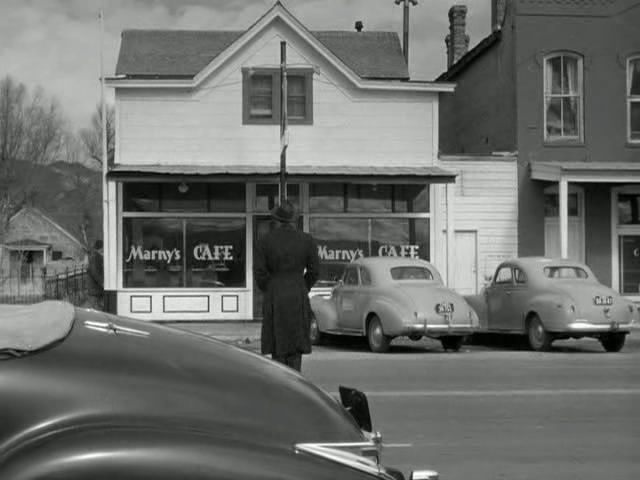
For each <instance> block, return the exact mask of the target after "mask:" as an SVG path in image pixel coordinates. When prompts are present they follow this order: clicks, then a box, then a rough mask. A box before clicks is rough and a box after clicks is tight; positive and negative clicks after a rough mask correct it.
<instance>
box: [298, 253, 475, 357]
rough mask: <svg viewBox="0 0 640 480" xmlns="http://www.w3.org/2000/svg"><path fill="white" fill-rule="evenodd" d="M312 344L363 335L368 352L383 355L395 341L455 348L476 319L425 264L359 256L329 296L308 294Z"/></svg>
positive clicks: (471, 329) (461, 300)
mask: <svg viewBox="0 0 640 480" xmlns="http://www.w3.org/2000/svg"><path fill="white" fill-rule="evenodd" d="M310 301H311V309H312V312H313V320H312V325H311V340H312V342H313V343H314V344H318V343H321V342H322V341H323V340H325V338H326V337H327V335H353V336H365V335H366V337H367V340H368V342H369V347H370V348H371V350H372V351H373V352H380V353H383V352H387V351H388V350H389V344H390V342H391V340H392V339H393V338H395V337H401V336H407V337H409V338H411V339H412V340H419V339H421V338H422V337H423V336H427V337H431V338H437V339H439V340H440V342H441V343H442V346H443V347H444V349H445V350H454V351H457V350H459V349H460V347H461V345H462V343H463V340H464V337H465V336H467V335H469V334H471V333H472V332H473V331H474V330H475V328H476V326H477V325H478V317H477V315H476V314H475V312H474V311H473V309H471V308H469V306H468V305H467V303H466V302H465V300H464V298H463V297H462V296H461V295H458V294H457V293H456V292H454V291H453V290H451V289H449V288H447V287H445V286H444V284H443V283H442V277H441V276H440V273H439V272H438V270H437V269H436V268H435V267H434V266H433V265H432V264H430V263H429V262H426V261H424V260H420V259H415V258H403V257H366V258H359V259H357V260H355V261H353V262H352V263H350V264H348V265H347V266H346V267H345V270H344V272H343V275H342V279H341V280H340V281H339V282H338V284H337V285H336V286H335V287H334V288H333V290H332V291H331V294H330V295H329V296H326V295H316V296H312V297H311V299H310Z"/></svg>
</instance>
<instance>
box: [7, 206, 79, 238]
mask: <svg viewBox="0 0 640 480" xmlns="http://www.w3.org/2000/svg"><path fill="white" fill-rule="evenodd" d="M25 213H29V214H32V215H35V216H37V217H40V218H42V219H43V220H45V221H46V222H48V223H49V224H50V225H51V226H52V227H53V228H55V229H57V230H58V231H60V232H62V233H63V234H64V235H65V236H66V237H68V238H69V239H70V240H71V241H73V242H75V243H77V244H78V245H79V246H82V242H81V241H80V240H79V239H78V237H76V236H75V235H74V234H72V233H71V232H69V230H67V228H65V227H63V226H62V225H61V224H60V223H59V222H58V221H56V220H54V219H53V218H52V215H51V214H45V213H44V212H43V211H42V210H40V209H38V208H35V207H30V206H25V207H22V208H21V209H20V210H18V211H17V212H16V213H15V214H14V215H12V216H11V218H10V219H9V222H12V221H13V220H14V219H15V218H16V217H18V216H19V215H21V214H25ZM19 242H23V244H24V243H28V244H30V245H47V244H45V243H42V242H40V241H38V240H35V239H31V238H28V239H27V238H24V239H20V240H19ZM12 243H15V242H8V243H7V245H10V244H12Z"/></svg>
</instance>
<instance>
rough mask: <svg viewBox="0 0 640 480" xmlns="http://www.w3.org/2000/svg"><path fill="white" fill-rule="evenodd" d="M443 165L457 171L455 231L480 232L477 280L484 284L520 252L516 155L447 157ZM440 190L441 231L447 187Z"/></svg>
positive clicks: (441, 228)
mask: <svg viewBox="0 0 640 480" xmlns="http://www.w3.org/2000/svg"><path fill="white" fill-rule="evenodd" d="M441 165H442V167H443V168H446V169H448V170H453V171H456V172H458V177H457V178H456V183H455V184H454V185H453V189H454V195H453V197H454V199H453V204H454V208H453V224H454V230H455V231H464V230H466V231H476V232H477V242H478V243H477V250H478V251H477V256H478V259H477V266H478V279H479V282H480V284H482V283H483V282H484V277H485V275H491V274H492V273H493V272H494V271H495V268H496V267H497V265H498V264H499V263H500V262H501V261H502V260H504V259H506V258H509V257H515V256H517V255H518V188H517V161H516V158H515V157H498V156H497V157H493V158H491V157H473V156H469V157H459V156H451V157H448V156H445V157H441ZM440 192H441V194H440V195H439V198H438V206H439V207H440V209H441V215H440V216H439V220H438V225H439V227H438V232H444V231H446V215H447V205H446V198H445V189H444V188H441V190H440ZM439 236H440V235H439ZM439 252H440V255H441V256H444V255H446V250H445V249H444V242H442V243H441V248H440V249H439ZM454 255H455V252H454ZM442 264H443V265H444V261H443V262H442Z"/></svg>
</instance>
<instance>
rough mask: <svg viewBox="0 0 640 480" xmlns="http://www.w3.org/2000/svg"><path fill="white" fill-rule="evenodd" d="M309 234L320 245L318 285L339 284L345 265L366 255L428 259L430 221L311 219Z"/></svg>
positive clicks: (419, 219) (407, 219) (415, 219)
mask: <svg viewBox="0 0 640 480" xmlns="http://www.w3.org/2000/svg"><path fill="white" fill-rule="evenodd" d="M309 233H311V235H312V236H313V237H314V238H315V240H316V242H317V243H318V253H319V255H320V282H319V283H320V285H319V286H322V285H326V284H331V283H332V282H336V281H337V280H338V279H339V278H340V276H341V275H342V272H343V270H344V266H345V265H347V264H348V263H349V262H351V261H352V260H354V259H356V258H359V257H363V256H364V257H371V256H399V257H417V258H422V259H425V260H428V259H429V219H427V218H374V219H369V218H311V219H310V222H309Z"/></svg>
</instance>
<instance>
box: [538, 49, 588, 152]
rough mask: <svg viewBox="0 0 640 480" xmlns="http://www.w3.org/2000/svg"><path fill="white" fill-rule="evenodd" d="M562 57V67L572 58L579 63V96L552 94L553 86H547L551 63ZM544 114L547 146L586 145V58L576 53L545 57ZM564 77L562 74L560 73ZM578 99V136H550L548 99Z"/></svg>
mask: <svg viewBox="0 0 640 480" xmlns="http://www.w3.org/2000/svg"><path fill="white" fill-rule="evenodd" d="M558 57H560V59H561V60H560V61H561V65H562V64H563V60H562V59H563V58H564V57H567V58H571V59H575V60H576V61H577V87H578V88H577V90H578V92H577V94H576V95H570V94H565V93H559V94H557V93H556V94H554V93H551V85H548V84H547V79H548V71H549V69H550V68H551V66H550V63H551V61H552V60H553V59H555V58H558ZM542 65H543V68H542V114H543V135H544V142H545V143H546V144H551V145H554V144H576V143H577V144H582V143H584V57H583V56H582V55H580V54H578V53H575V52H568V51H558V52H553V53H550V54H548V55H545V56H544V58H543V62H542ZM560 75H561V76H562V72H561V73H560ZM574 96H575V97H577V99H578V106H577V108H578V112H577V118H576V122H577V129H578V134H577V135H571V136H569V135H560V136H555V135H550V134H549V133H548V132H547V99H551V98H560V99H564V98H572V97H574ZM562 128H563V129H564V122H563V121H562Z"/></svg>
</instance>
